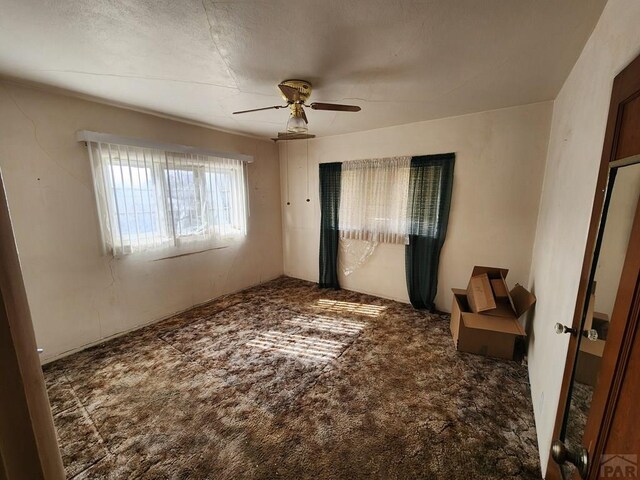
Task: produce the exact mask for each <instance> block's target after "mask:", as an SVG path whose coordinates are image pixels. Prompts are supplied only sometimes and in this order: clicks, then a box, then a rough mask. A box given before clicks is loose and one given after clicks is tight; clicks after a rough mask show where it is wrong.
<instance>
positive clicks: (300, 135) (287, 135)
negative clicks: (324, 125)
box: [271, 132, 316, 142]
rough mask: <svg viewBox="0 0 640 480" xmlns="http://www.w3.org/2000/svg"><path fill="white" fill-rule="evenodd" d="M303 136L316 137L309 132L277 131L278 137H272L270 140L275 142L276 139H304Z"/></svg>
mask: <svg viewBox="0 0 640 480" xmlns="http://www.w3.org/2000/svg"><path fill="white" fill-rule="evenodd" d="M305 138H316V136H315V135H311V134H309V133H286V132H278V138H272V139H271V140H273V141H274V142H277V141H278V140H304V139H305Z"/></svg>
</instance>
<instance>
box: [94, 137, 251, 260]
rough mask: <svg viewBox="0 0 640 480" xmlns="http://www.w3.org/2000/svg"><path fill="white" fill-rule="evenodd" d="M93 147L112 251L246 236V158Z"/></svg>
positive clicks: (101, 206)
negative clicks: (242, 159) (244, 161)
mask: <svg viewBox="0 0 640 480" xmlns="http://www.w3.org/2000/svg"><path fill="white" fill-rule="evenodd" d="M88 148H89V154H90V157H91V165H92V171H93V178H94V186H95V192H96V199H97V203H98V211H99V214H100V227H101V231H102V239H103V247H104V251H105V253H106V252H108V253H112V254H114V255H123V254H130V253H135V252H142V251H147V250H157V249H161V248H165V247H174V246H181V245H185V244H193V243H195V242H210V241H211V240H215V239H222V238H229V237H233V236H242V235H245V234H246V229H247V201H246V196H247V191H246V183H245V180H246V176H245V167H244V163H243V162H242V161H240V160H235V159H230V158H222V157H212V156H205V155H195V154H186V153H172V152H168V151H164V150H159V149H154V148H143V147H137V146H128V145H117V144H112V143H103V142H89V143H88Z"/></svg>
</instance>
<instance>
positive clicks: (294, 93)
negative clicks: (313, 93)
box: [278, 83, 300, 102]
mask: <svg viewBox="0 0 640 480" xmlns="http://www.w3.org/2000/svg"><path fill="white" fill-rule="evenodd" d="M278 88H279V89H280V91H281V92H282V94H283V95H284V96H285V97H287V100H289V101H290V102H299V101H300V92H299V91H298V89H296V88H293V87H290V86H289V85H284V84H282V83H280V84H278Z"/></svg>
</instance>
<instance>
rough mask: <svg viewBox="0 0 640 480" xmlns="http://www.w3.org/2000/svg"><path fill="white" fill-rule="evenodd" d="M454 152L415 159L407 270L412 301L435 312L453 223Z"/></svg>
mask: <svg viewBox="0 0 640 480" xmlns="http://www.w3.org/2000/svg"><path fill="white" fill-rule="evenodd" d="M454 163H455V154H454V153H445V154H440V155H425V156H421V157H413V158H412V159H411V170H410V173H409V201H408V206H407V217H408V218H407V220H408V221H407V228H408V234H409V244H408V245H407V246H406V248H405V270H406V275H407V290H408V292H409V300H410V301H411V304H412V305H413V306H414V307H415V308H423V309H428V310H434V309H435V305H434V299H435V298H436V292H437V290H438V264H439V262H440V250H442V245H444V239H445V236H446V234H447V223H448V222H449V207H450V205H451V189H452V186H453V166H454Z"/></svg>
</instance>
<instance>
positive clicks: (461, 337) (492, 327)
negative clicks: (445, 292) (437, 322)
mask: <svg viewBox="0 0 640 480" xmlns="http://www.w3.org/2000/svg"><path fill="white" fill-rule="evenodd" d="M450 329H451V335H452V337H453V343H454V345H455V346H456V349H457V350H459V351H462V352H469V353H476V354H479V355H487V356H490V357H497V358H506V359H509V360H511V359H513V353H514V345H515V341H516V338H517V337H519V336H525V335H526V333H525V331H524V328H522V325H520V322H519V321H518V318H517V317H515V316H514V315H512V316H511V317H510V318H509V317H499V316H494V315H484V314H478V313H475V312H473V311H472V310H471V308H470V305H469V302H468V301H467V292H466V290H461V289H456V288H454V289H453V305H452V307H451V323H450Z"/></svg>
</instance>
